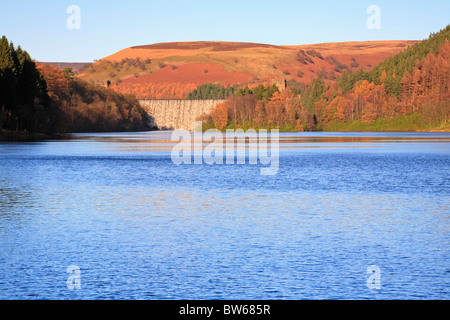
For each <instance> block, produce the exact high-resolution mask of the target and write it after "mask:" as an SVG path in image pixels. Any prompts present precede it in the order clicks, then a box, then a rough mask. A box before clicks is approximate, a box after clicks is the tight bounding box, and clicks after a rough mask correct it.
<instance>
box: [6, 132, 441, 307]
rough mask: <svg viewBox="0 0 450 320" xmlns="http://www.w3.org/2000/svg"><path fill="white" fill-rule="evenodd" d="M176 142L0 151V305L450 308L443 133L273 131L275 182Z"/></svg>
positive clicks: (101, 140) (90, 137) (123, 138)
mask: <svg viewBox="0 0 450 320" xmlns="http://www.w3.org/2000/svg"><path fill="white" fill-rule="evenodd" d="M170 134H171V133H170V132H151V133H123V134H122V133H120V134H78V135H75V136H74V139H71V140H64V141H45V142H34V143H1V144H0V299H449V298H450V289H449V288H450V258H449V253H450V252H449V251H450V249H449V248H450V220H449V219H450V215H449V214H450V134H447V133H370V134H369V133H282V134H280V153H279V154H280V156H279V171H278V173H277V174H275V175H272V176H264V175H261V174H260V167H262V165H261V164H257V165H250V164H248V163H246V164H233V165H230V164H228V165H227V164H223V165H217V164H214V165H207V164H201V165H194V164H191V165H188V164H181V165H175V164H174V163H173V162H172V160H171V155H170V151H171V150H172V147H173V146H174V143H173V142H171V141H170V137H171V136H170ZM71 265H75V266H78V267H79V268H80V272H81V273H80V278H79V279H80V282H79V283H80V285H81V288H80V289H74V290H70V289H69V288H68V284H67V279H68V278H69V276H71V275H72V274H69V273H67V271H66V270H67V267H69V266H71ZM371 265H376V266H378V267H379V270H380V272H381V273H380V278H379V279H380V289H376V288H375V289H374V288H373V287H372V288H369V287H370V285H369V286H368V285H367V279H368V278H369V277H371V274H369V273H367V268H368V267H369V266H371ZM370 283H372V282H370Z"/></svg>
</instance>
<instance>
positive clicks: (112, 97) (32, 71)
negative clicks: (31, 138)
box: [0, 36, 148, 136]
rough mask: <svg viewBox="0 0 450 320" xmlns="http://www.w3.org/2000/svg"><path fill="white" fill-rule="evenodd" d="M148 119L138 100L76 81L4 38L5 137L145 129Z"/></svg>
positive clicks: (1, 119)
mask: <svg viewBox="0 0 450 320" xmlns="http://www.w3.org/2000/svg"><path fill="white" fill-rule="evenodd" d="M147 118H148V116H147V114H146V113H145V111H144V110H143V109H142V108H141V107H140V106H139V103H138V101H137V100H136V99H135V98H134V97H131V96H124V95H122V94H119V93H116V92H113V91H111V90H107V89H106V88H103V87H101V86H94V85H91V84H89V83H88V82H86V81H83V80H81V79H76V78H74V77H73V73H72V72H71V70H70V69H65V70H64V71H63V70H61V69H60V68H58V67H55V66H52V65H49V64H43V65H39V64H37V63H36V62H35V61H33V60H32V59H31V57H30V55H29V54H28V53H27V52H26V51H24V50H22V48H21V47H20V46H19V47H17V48H15V46H14V44H13V43H10V42H9V41H8V40H7V39H6V37H4V36H3V37H2V38H1V39H0V132H3V134H8V135H9V136H11V135H12V134H13V133H16V134H17V133H24V134H31V133H41V134H54V133H61V132H80V131H124V130H127V131H128V130H145V129H148V127H147V123H148V119H147Z"/></svg>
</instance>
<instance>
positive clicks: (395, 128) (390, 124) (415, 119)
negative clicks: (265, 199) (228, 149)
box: [203, 114, 450, 132]
mask: <svg viewBox="0 0 450 320" xmlns="http://www.w3.org/2000/svg"><path fill="white" fill-rule="evenodd" d="M213 128H214V122H209V123H205V124H203V131H206V130H208V129H213ZM250 128H251V129H255V130H257V131H258V130H259V129H267V130H269V131H270V130H271V129H279V130H280V132H299V130H298V128H297V127H296V126H292V125H289V124H288V125H284V126H277V125H271V126H262V127H261V126H257V125H255V124H254V123H251V122H244V123H242V124H240V125H235V124H234V123H233V122H231V123H230V124H228V125H227V126H226V127H225V128H224V129H223V130H222V131H225V130H227V129H232V130H236V129H242V130H244V131H246V130H248V129H250ZM316 131H326V132H416V131H417V132H450V123H449V122H445V123H441V124H439V125H437V126H430V125H426V124H423V120H422V119H421V117H420V115H417V114H412V115H406V116H404V117H401V118H397V119H393V120H390V119H385V118H380V119H377V120H375V121H374V123H372V124H364V123H363V122H362V121H361V120H357V121H352V122H344V123H333V124H331V125H328V126H323V127H320V126H318V127H317V130H316Z"/></svg>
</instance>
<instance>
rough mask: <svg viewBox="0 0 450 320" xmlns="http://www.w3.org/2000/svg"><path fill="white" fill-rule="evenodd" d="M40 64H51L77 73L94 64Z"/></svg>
mask: <svg viewBox="0 0 450 320" xmlns="http://www.w3.org/2000/svg"><path fill="white" fill-rule="evenodd" d="M39 63H42V64H51V65H53V66H56V67H58V68H61V69H65V68H72V71H73V72H75V73H77V72H79V71H80V70H82V69H83V68H85V67H87V66H89V65H91V64H92V62H39Z"/></svg>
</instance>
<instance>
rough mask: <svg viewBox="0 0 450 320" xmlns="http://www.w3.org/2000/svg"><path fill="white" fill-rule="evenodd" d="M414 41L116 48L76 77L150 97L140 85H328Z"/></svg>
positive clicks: (209, 43)
mask: <svg viewBox="0 0 450 320" xmlns="http://www.w3.org/2000/svg"><path fill="white" fill-rule="evenodd" d="M416 42H417V41H408V40H405V41H364V42H342V43H322V44H311V45H298V46H276V45H270V44H258V43H241V42H221V41H195V42H168V43H157V44H151V45H143V46H134V47H130V48H127V49H124V50H121V51H119V52H117V53H114V54H112V55H110V56H107V57H105V58H103V59H101V60H99V61H97V62H96V63H94V64H92V65H90V66H89V67H87V68H86V69H85V70H84V71H82V72H81V73H80V74H79V75H78V76H79V77H81V78H84V79H86V80H89V81H93V82H95V81H105V80H109V81H111V83H112V86H113V88H114V89H115V90H118V91H121V92H124V93H133V94H135V95H136V96H137V97H138V98H152V97H151V96H148V90H143V87H149V86H153V87H155V86H162V85H164V86H165V88H166V89H167V87H168V86H170V84H176V86H177V88H180V85H183V84H185V85H186V86H189V87H192V86H193V85H201V84H206V83H217V84H223V85H228V84H230V85H239V84H242V85H243V84H252V83H253V84H254V83H259V82H264V81H270V80H272V79H286V80H287V81H292V82H299V83H308V82H310V81H311V80H312V79H313V78H316V77H317V76H318V75H320V76H322V77H323V78H324V79H325V80H326V81H334V80H335V79H336V78H337V77H339V75H340V74H342V72H344V71H345V70H356V69H359V68H361V67H362V68H365V69H367V70H370V69H371V68H372V67H374V66H375V65H377V64H378V63H380V62H381V61H383V60H384V59H386V58H387V57H389V56H393V55H395V54H397V53H399V52H400V51H402V50H403V49H406V48H407V47H408V46H411V45H413V44H415V43H416ZM153 91H154V90H153ZM153 91H152V92H153ZM166 91H170V90H166ZM178 91H179V92H178V93H177V92H176V90H175V89H174V90H172V91H171V92H172V93H171V94H169V96H167V98H184V96H183V95H184V94H185V92H186V90H178ZM145 92H147V93H145ZM161 95H162V93H161V94H160V95H159V96H161Z"/></svg>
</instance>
